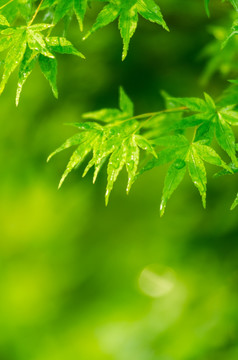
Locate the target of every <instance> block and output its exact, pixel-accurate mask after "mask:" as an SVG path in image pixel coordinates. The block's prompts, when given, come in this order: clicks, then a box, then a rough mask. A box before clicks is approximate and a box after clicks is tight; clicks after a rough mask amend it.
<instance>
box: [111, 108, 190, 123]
mask: <svg viewBox="0 0 238 360" xmlns="http://www.w3.org/2000/svg"><path fill="white" fill-rule="evenodd" d="M187 109H188V108H187V107H186V106H181V107H178V108H172V109H164V110H160V111H157V112H151V113H146V114H141V115H136V116H133V117H130V118H128V119H125V120H120V121H116V122H115V123H114V124H113V125H117V124H121V123H123V122H126V121H130V120H140V119H145V118H149V119H147V120H146V121H148V120H150V119H151V118H153V117H154V116H157V115H160V114H164V113H173V112H180V111H184V110H187Z"/></svg>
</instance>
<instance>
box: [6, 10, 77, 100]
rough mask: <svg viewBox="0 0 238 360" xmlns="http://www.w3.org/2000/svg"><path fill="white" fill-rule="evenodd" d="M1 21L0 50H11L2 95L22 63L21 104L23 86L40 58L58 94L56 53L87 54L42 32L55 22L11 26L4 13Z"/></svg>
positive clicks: (41, 64)
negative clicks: (11, 76)
mask: <svg viewBox="0 0 238 360" xmlns="http://www.w3.org/2000/svg"><path fill="white" fill-rule="evenodd" d="M0 24H1V25H2V27H4V28H3V29H2V30H0V34H1V38H0V51H5V50H8V52H7V55H6V59H5V62H4V69H3V76H2V81H1V83H0V94H1V93H2V92H3V90H4V88H5V86H6V83H7V81H8V79H9V77H10V75H11V74H12V73H13V71H14V70H15V69H16V67H17V66H18V65H20V68H19V80H18V85H17V95H16V104H17V105H18V103H19V98H20V94H21V90H22V87H23V85H24V83H25V81H26V79H27V78H28V76H29V75H30V74H31V72H32V70H33V68H34V65H35V63H36V61H37V60H39V64H40V68H41V71H42V73H43V74H44V76H45V77H46V79H47V80H48V81H49V83H50V85H51V88H52V91H53V94H54V95H55V97H57V95H58V93H57V86H56V73H57V61H56V59H55V53H61V54H73V55H77V56H80V57H82V58H84V56H83V55H82V54H81V53H80V52H79V51H78V50H76V49H75V48H74V46H73V45H72V44H71V43H70V42H69V41H68V40H67V39H65V38H64V37H46V36H44V35H43V34H42V31H44V30H47V29H49V28H50V27H52V26H53V25H51V24H36V25H30V26H29V25H28V26H19V27H10V24H9V23H8V21H7V19H6V18H4V17H3V16H1V17H0Z"/></svg>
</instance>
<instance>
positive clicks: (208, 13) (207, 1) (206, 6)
mask: <svg viewBox="0 0 238 360" xmlns="http://www.w3.org/2000/svg"><path fill="white" fill-rule="evenodd" d="M209 3H210V0H204V4H205V10H206V13H207V16H210V10H209Z"/></svg>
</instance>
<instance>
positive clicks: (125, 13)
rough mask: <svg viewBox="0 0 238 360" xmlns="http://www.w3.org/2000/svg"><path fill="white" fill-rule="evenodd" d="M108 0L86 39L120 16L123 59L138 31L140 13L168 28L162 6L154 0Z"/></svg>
mask: <svg viewBox="0 0 238 360" xmlns="http://www.w3.org/2000/svg"><path fill="white" fill-rule="evenodd" d="M108 2H109V4H107V5H106V6H105V7H104V8H103V10H102V11H101V12H100V13H99V15H98V17H97V20H96V22H95V24H94V25H93V26H92V28H91V30H90V31H89V32H88V33H87V34H86V36H85V37H84V40H85V39H87V38H88V36H89V35H91V34H92V33H94V32H95V31H96V30H98V29H100V28H102V27H104V26H106V25H108V24H110V23H111V22H113V21H114V20H116V19H117V18H118V17H119V30H120V33H121V37H122V39H123V53H122V60H124V59H125V58H126V56H127V52H128V49H129V43H130V39H131V38H132V36H133V35H134V33H135V31H136V27H137V22H138V14H140V15H141V16H142V17H143V18H145V19H146V20H149V21H151V22H154V23H156V24H158V25H161V26H162V27H163V28H164V29H166V30H168V27H167V25H166V23H165V21H164V19H163V16H162V14H161V11H160V8H159V6H158V5H157V4H156V3H155V1H154V0H127V1H125V0H110V1H108Z"/></svg>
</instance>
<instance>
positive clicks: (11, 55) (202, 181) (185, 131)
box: [0, 0, 238, 215]
mask: <svg viewBox="0 0 238 360" xmlns="http://www.w3.org/2000/svg"><path fill="white" fill-rule="evenodd" d="M95 1H96V0H95ZM97 1H99V2H104V1H101V0H97ZM105 2H106V4H103V6H102V9H101V10H100V11H99V14H98V16H97V18H96V21H95V23H94V24H93V25H92V27H91V29H90V30H89V31H88V32H87V34H86V35H85V36H84V39H86V38H88V36H89V35H91V34H92V33H94V32H95V31H96V30H99V29H101V28H103V27H104V26H106V25H108V24H110V23H112V22H114V20H116V19H118V24H119V25H118V26H119V30H120V33H121V37H122V40H123V53H122V60H124V59H125V58H126V56H127V53H128V49H129V44H130V40H131V38H132V36H133V35H134V33H135V31H136V28H137V23H138V17H139V15H141V16H142V17H143V18H145V19H146V20H148V21H150V22H153V23H156V24H158V25H161V26H162V27H163V28H164V29H166V30H168V27H167V25H166V23H165V21H164V19H163V16H162V14H161V11H160V7H159V5H158V4H157V2H156V1H155V0H128V1H125V0H107V1H105ZM230 3H231V4H232V5H233V7H234V9H235V10H238V2H237V0H230ZM88 5H89V1H88V0H67V1H66V0H41V1H34V0H26V1H22V0H12V1H11V0H10V1H9V2H6V3H4V2H0V35H1V37H0V51H1V52H3V57H4V56H5V60H4V61H3V75H2V81H1V83H0V94H1V93H2V92H3V90H4V88H5V86H6V84H7V82H8V79H9V77H10V76H11V74H12V73H13V72H14V71H15V69H16V68H17V67H18V66H19V73H18V85H17V94H16V104H17V105H18V103H19V99H20V95H21V91H22V87H23V85H24V83H25V81H26V80H27V78H28V77H29V75H30V74H31V72H32V70H33V69H34V67H35V65H36V63H37V62H38V63H39V67H40V69H41V71H42V73H43V75H44V76H45V78H46V79H47V81H48V82H49V84H50V86H51V88H52V92H53V94H54V96H55V97H56V98H57V97H58V90H57V84H56V79H57V60H56V54H57V53H59V54H72V55H76V56H79V57H81V58H84V56H83V55H82V54H81V53H80V52H79V51H78V50H77V49H76V48H75V47H74V46H73V45H72V44H71V42H70V41H69V40H67V39H66V38H65V32H66V30H67V28H68V27H69V24H70V22H71V18H72V16H73V14H75V15H76V17H77V19H78V22H79V26H80V30H81V31H82V30H83V22H84V18H85V14H86V10H87V7H88ZM209 5H210V1H209V0H205V9H206V12H207V15H210V12H209ZM39 15H41V21H40V22H38V23H36V24H33V22H34V21H35V20H36V19H37V17H38V16H39ZM204 16H205V15H204ZM46 20H47V21H46ZM61 20H62V23H63V24H64V26H63V30H62V29H61V30H60V34H59V35H55V34H54V35H53V36H52V35H51V32H52V31H55V32H57V31H58V29H59V28H58V27H57V24H58V23H59V22H60V21H61ZM13 22H14V23H13ZM22 23H23V24H22ZM16 24H17V25H16ZM62 31H63V33H62ZM211 31H212V33H213V35H214V36H215V38H216V41H215V42H212V43H211V44H209V45H208V47H207V48H206V49H204V51H203V53H202V56H203V57H208V58H209V59H210V60H209V61H208V64H207V67H206V69H205V72H204V75H203V82H204V83H205V82H207V81H208V80H209V79H210V77H211V76H212V75H213V74H214V73H215V72H216V71H218V70H219V71H223V69H224V68H225V71H223V72H224V73H225V74H226V75H227V74H228V73H229V72H231V71H232V72H234V70H238V68H237V65H236V62H235V61H234V59H235V58H236V57H237V52H236V51H237V50H236V49H237V38H236V35H237V34H238V23H237V20H235V21H234V23H233V25H232V27H231V29H230V30H227V29H225V28H221V27H213V28H212V29H211ZM231 82H232V85H230V86H229V87H228V89H226V90H225V91H224V92H223V94H222V95H221V96H220V98H219V99H218V100H217V101H214V99H212V97H211V96H210V95H208V94H207V93H204V99H200V98H193V97H188V98H179V97H178V98H174V97H170V96H168V95H167V94H166V93H163V96H164V98H165V102H166V108H165V109H164V110H161V111H158V112H155V113H150V114H142V115H139V116H134V114H133V111H134V107H133V104H132V102H131V100H130V99H129V98H128V96H127V95H126V93H125V92H124V91H123V89H122V88H121V89H120V101H119V105H120V108H119V109H102V110H99V111H96V112H89V113H87V114H84V115H83V118H84V119H85V120H86V121H84V122H79V123H77V124H73V125H74V126H76V127H77V128H78V129H79V133H77V134H76V135H74V136H73V137H72V138H70V139H68V140H67V141H66V142H65V143H64V144H63V145H62V146H61V147H59V148H58V149H57V150H56V151H55V152H54V153H53V154H51V156H50V157H49V158H51V157H52V156H53V155H55V154H56V153H58V152H60V151H62V150H64V149H67V148H69V147H71V146H76V150H75V151H74V152H73V155H72V156H71V158H70V160H69V163H68V165H67V167H66V170H65V172H64V174H63V176H62V178H61V181H60V185H59V186H61V185H62V183H63V181H64V180H65V178H66V177H67V176H68V174H69V173H70V172H71V171H72V170H73V169H75V168H77V167H78V166H79V165H80V164H81V163H83V162H84V161H85V159H86V158H87V156H88V154H89V153H92V154H93V155H92V158H91V160H90V161H89V162H88V165H87V166H86V168H85V171H84V173H83V176H85V175H86V174H87V172H88V171H89V170H90V169H91V168H92V167H94V169H95V170H94V176H93V182H95V181H96V178H97V176H98V173H99V171H100V169H101V168H102V166H103V165H104V163H105V162H107V161H108V165H107V188H106V204H107V203H108V199H109V196H110V193H111V191H112V189H113V185H114V183H115V181H116V180H117V178H118V175H119V174H120V172H121V170H122V169H123V168H124V167H125V168H126V171H127V173H128V184H127V192H129V190H130V188H131V186H132V184H133V183H134V182H135V180H136V179H137V178H138V177H139V176H140V175H142V174H143V173H144V172H145V171H148V170H151V169H153V168H154V167H157V166H160V165H163V164H167V163H168V164H169V163H171V164H170V166H169V169H168V173H167V176H166V178H165V183H164V189H163V195H162V202H161V215H163V213H164V211H165V207H166V204H167V201H168V200H169V198H170V197H171V195H172V194H173V192H174V191H175V190H176V188H177V187H178V185H179V184H180V183H181V182H182V180H183V178H184V176H185V173H186V170H188V174H189V176H190V178H191V180H192V182H193V184H194V185H195V186H196V188H197V189H198V191H199V193H200V195H201V197H202V203H203V206H204V207H205V206H206V187H207V176H206V170H205V166H204V162H207V163H209V164H212V165H216V166H221V167H223V168H224V169H225V170H224V171H225V172H227V173H233V172H235V170H234V168H237V165H238V161H237V154H236V152H237V145H236V138H235V133H234V129H233V127H235V126H237V125H238V111H237V96H238V90H237V89H238V86H237V80H233V81H231ZM192 129H193V135H192V140H191V139H190V137H191V130H192ZM217 145H218V148H220V150H221V151H222V152H223V153H224V154H223V155H224V156H228V157H229V158H230V159H231V165H230V167H228V166H227V165H226V163H225V162H224V161H223V160H222V159H221V157H220V155H218V153H217V151H218V149H217ZM141 150H143V151H141ZM223 155H222V156H223ZM141 157H144V159H143V162H144V166H143V167H140V158H141ZM236 205H237V199H236V201H235V202H234V204H233V205H232V208H234V207H235V206H236Z"/></svg>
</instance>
